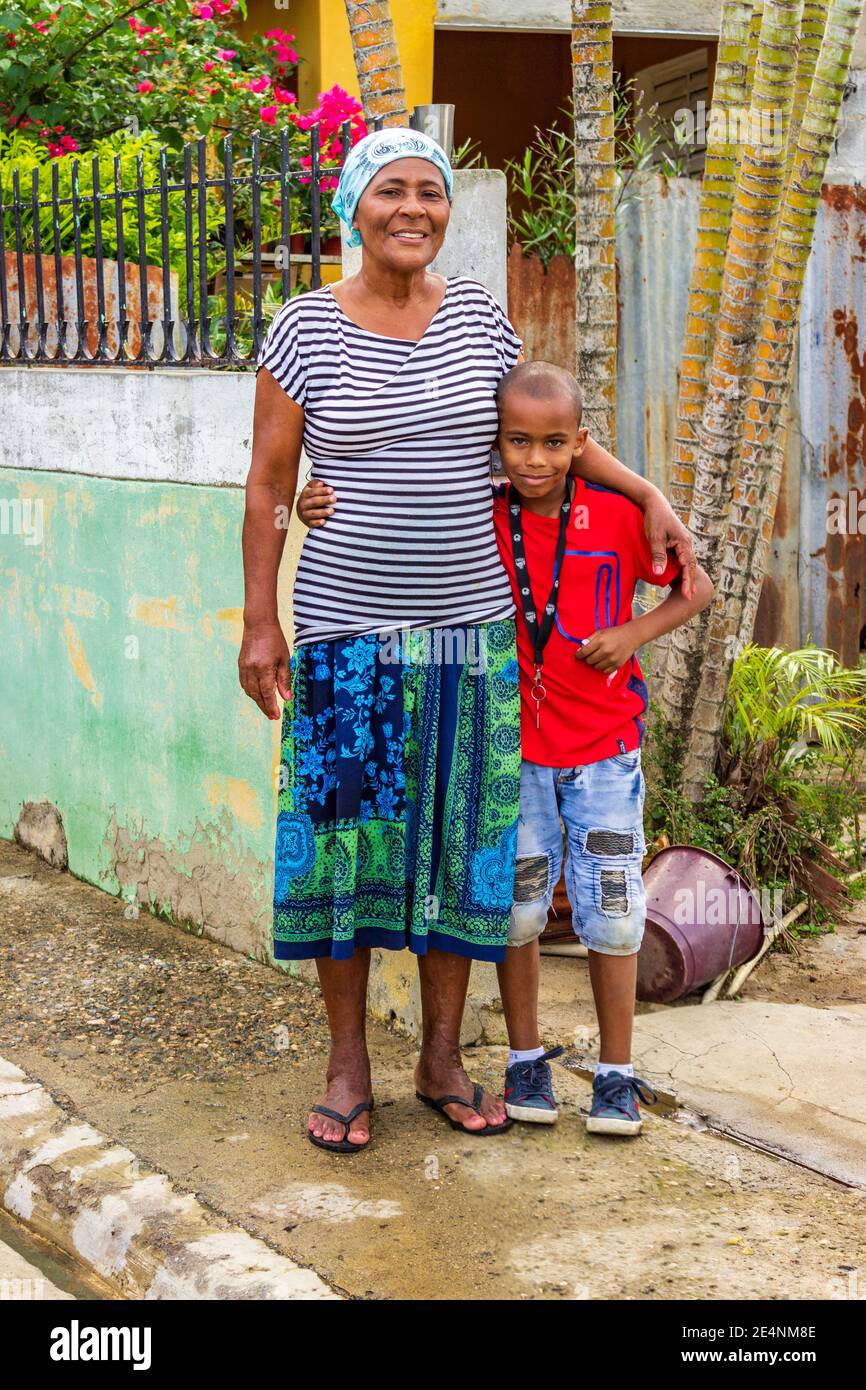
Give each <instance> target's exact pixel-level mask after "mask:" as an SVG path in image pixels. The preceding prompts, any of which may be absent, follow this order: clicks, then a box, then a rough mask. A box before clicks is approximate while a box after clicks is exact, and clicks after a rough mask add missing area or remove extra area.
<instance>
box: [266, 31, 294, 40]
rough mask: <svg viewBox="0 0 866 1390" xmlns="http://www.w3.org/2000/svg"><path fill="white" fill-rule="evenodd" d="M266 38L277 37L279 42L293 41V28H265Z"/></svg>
mask: <svg viewBox="0 0 866 1390" xmlns="http://www.w3.org/2000/svg"><path fill="white" fill-rule="evenodd" d="M265 38H266V39H279V41H280V43H294V39H295V31H294V30H293V29H267V30H266V31H265Z"/></svg>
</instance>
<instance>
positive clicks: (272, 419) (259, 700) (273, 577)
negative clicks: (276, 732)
mask: <svg viewBox="0 0 866 1390" xmlns="http://www.w3.org/2000/svg"><path fill="white" fill-rule="evenodd" d="M303 435H304V412H303V409H302V408H301V406H299V405H297V404H296V403H295V402H294V401H293V400H291V399H290V397H289V396H287V395H286V393H285V391H284V390H283V388H282V386H280V384H279V382H278V381H277V380H276V379H275V378H274V377H273V376H271V373H270V372H269V371H268V370H267V368H266V367H264V368H262V369H261V370H260V371H259V373H258V376H257V378H256V404H255V413H254V416H253V454H252V462H251V464H250V471H249V475H248V477H247V485H246V508H245V511H244V527H243V553H244V635H243V641H242V643H241V650H240V655H239V656H238V675H239V678H240V683H241V686H242V687H243V689H244V690H245V691H246V693H247V695H249V697H250V699H251V700H255V702H256V704H257V705H258V707H259V709H260V710H261V711H262V713H263V714H266V715H267V716H268V718H269V719H279V717H280V708H279V705H278V703H277V691H278V690H279V692H280V695H281V696H282V697H283V699H284V700H287V699H288V698H289V646H288V643H287V642H286V639H285V637H284V635H283V630H282V628H281V627H280V619H279V614H278V611H277V575H278V573H279V568H280V559H281V557H282V553H283V546H284V545H285V542H286V528H287V526H288V518H289V517H290V516H291V514H292V507H293V506H294V503H295V489H296V487H297V482H298V465H299V463H300V458H301V444H302V441H303Z"/></svg>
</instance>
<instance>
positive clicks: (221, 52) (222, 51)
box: [217, 48, 237, 63]
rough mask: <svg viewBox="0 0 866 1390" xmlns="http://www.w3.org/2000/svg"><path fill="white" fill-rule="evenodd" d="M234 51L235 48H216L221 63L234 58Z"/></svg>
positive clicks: (235, 51) (235, 50) (228, 61)
mask: <svg viewBox="0 0 866 1390" xmlns="http://www.w3.org/2000/svg"><path fill="white" fill-rule="evenodd" d="M236 53H237V49H236V48H218V49H217V57H218V58H219V60H220V62H221V63H230V62H231V60H232V58H234V56H235V54H236Z"/></svg>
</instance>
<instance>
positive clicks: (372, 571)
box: [259, 275, 521, 644]
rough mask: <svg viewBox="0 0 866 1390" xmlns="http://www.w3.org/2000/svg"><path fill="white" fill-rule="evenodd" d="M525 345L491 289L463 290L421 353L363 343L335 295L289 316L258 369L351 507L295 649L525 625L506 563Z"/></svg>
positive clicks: (308, 578)
mask: <svg viewBox="0 0 866 1390" xmlns="http://www.w3.org/2000/svg"><path fill="white" fill-rule="evenodd" d="M520 349H521V342H520V339H519V338H518V337H517V335H516V334H515V332H514V329H513V328H512V327H511V325H510V323H509V322H508V319H507V318H506V316H505V314H504V313H503V311H502V309H501V308H500V306H499V304H498V303H497V301H496V300H495V299H494V297H493V295H492V294H490V292H489V291H488V290H487V289H485V287H484V286H483V285H481V284H480V283H479V282H478V281H477V280H472V279H469V278H468V277H467V276H465V275H458V276H455V277H453V278H450V279H449V280H448V285H447V289H446V292H445V297H444V299H443V300H442V303H441V305H440V306H439V308H438V310H437V311H436V313H435V315H434V316H433V319H432V320H431V322H430V324H429V326H428V328H427V330H426V332H425V333H424V336H423V337H422V338H421V339H420V341H419V342H417V343H412V342H407V341H405V340H403V339H398V338H388V337H383V336H382V335H381V334H379V333H371V332H368V331H367V330H366V329H363V328H359V327H358V326H357V324H355V323H353V322H352V320H351V319H349V318H348V317H347V316H346V314H345V313H344V312H343V310H342V309H341V308H340V307H339V305H338V304H337V301H336V299H335V297H334V295H333V294H332V293H331V291H330V289H329V288H328V287H327V286H325V287H323V288H322V289H320V290H314V291H312V292H311V293H309V294H304V295H300V296H298V297H297V298H295V299H291V300H289V301H288V302H287V303H286V304H284V305H283V307H282V309H280V311H279V313H278V314H277V315H276V317H275V319H274V321H273V324H272V325H271V328H270V331H269V333H268V335H267V338H266V340H265V343H264V345H263V347H262V350H261V353H260V355H259V366H263V367H267V368H268V370H269V371H270V372H271V373H272V374H273V376H275V377H276V379H277V381H279V383H280V385H281V386H282V387H283V389H284V390H285V391H286V393H287V394H288V395H289V396H291V397H292V399H293V400H294V401H296V402H297V403H298V405H301V406H303V408H304V447H305V449H306V452H307V455H308V457H309V458H310V461H311V463H312V468H311V475H310V476H311V477H313V478H320V479H322V480H323V481H324V482H326V483H329V484H330V485H331V487H333V488H334V489H335V490H336V493H337V507H336V511H335V514H334V515H333V516H332V517H330V518H329V520H328V522H327V524H326V525H325V526H323V527H320V528H317V529H314V530H312V531H310V532H308V534H307V536H306V538H305V540H304V545H303V550H302V552H301V559H300V563H299V565H298V571H297V576H296V578H295V590H294V610H295V642H296V643H297V644H300V643H304V642H315V641H324V640H327V639H330V638H334V637H348V636H358V635H360V634H363V633H370V632H381V631H386V630H389V629H394V628H425V627H439V626H451V625H461V624H464V623H481V622H492V621H494V620H496V619H500V618H507V617H510V616H511V615H512V614H513V612H514V605H513V603H512V599H511V591H510V589H509V584H508V579H507V578H506V575H505V571H504V569H503V567H502V564H501V562H500V560H499V556H498V554H497V550H496V539H495V535H494V531H493V516H492V502H491V491H490V451H491V448H492V446H493V444H494V441H495V437H496V403H495V400H494V391H495V388H496V384H497V382H498V380H499V378H500V377H501V376H502V374H503V373H504V372H506V371H508V370H509V368H511V367H513V366H514V364H515V362H516V361H517V357H518V354H519V352H520Z"/></svg>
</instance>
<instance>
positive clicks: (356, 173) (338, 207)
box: [333, 126, 454, 246]
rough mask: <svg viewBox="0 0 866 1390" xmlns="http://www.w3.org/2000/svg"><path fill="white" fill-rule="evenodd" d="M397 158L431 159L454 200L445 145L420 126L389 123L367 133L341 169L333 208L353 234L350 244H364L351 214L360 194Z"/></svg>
mask: <svg viewBox="0 0 866 1390" xmlns="http://www.w3.org/2000/svg"><path fill="white" fill-rule="evenodd" d="M395 159H429V160H430V163H431V164H435V165H436V168H437V169H438V170H439V171H440V172H441V174H442V177H443V179H444V180H445V192H446V193H447V194H448V201H449V202H450V201H451V197H452V192H453V188H454V171H453V170H452V168H451V164H450V162H449V160H448V156H447V154H446V153H445V151H444V150H443V148H442V146H441V145H439V144H437V143H436V141H435V140H431V139H430V136H429V135H424V134H422V132H421V131H420V130H410V129H409V128H408V127H407V126H389V127H388V128H387V130H376V131H374V132H373V133H372V135H365V136H364V138H363V140H359V141H358V143H357V145H354V146H353V147H352V149H351V150H350V152H349V154H348V155H347V156H346V162H345V164H344V165H343V168H342V172H341V173H340V182H339V184H338V185H337V191H336V193H335V194H334V201H333V208H334V212H335V213H336V214H337V216H338V217H339V218H340V221H341V222H345V224H346V226H347V227H348V228H349V230H350V232H351V235H350V237H349V245H350V246H360V245H361V234H360V232H359V231H358V230H357V229H353V228H352V218H353V217H354V216H355V209H356V207H357V206H358V203H359V202H360V199H361V194H362V193H363V192H364V189H365V188H366V187H367V184H368V183H369V182H370V180H371V179H372V178H374V177H375V175H376V174H378V172H379V170H380V169H384V167H385V165H386V164H391V163H392V162H393V161H394V160H395Z"/></svg>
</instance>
